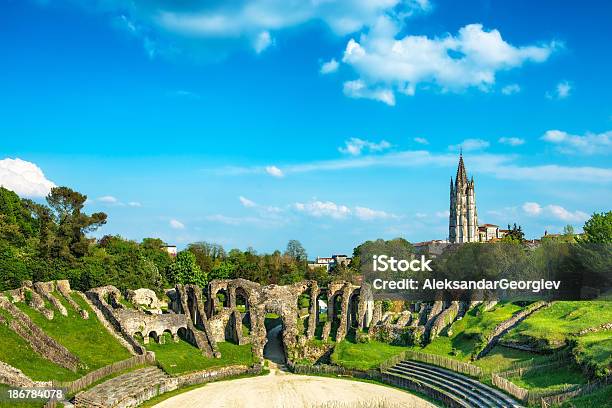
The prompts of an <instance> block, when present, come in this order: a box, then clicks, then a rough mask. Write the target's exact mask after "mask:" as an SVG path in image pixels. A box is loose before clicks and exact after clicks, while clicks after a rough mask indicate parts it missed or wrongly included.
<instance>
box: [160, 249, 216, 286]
mask: <svg viewBox="0 0 612 408" xmlns="http://www.w3.org/2000/svg"><path fill="white" fill-rule="evenodd" d="M168 277H169V279H170V280H171V282H172V283H174V284H176V283H180V284H183V285H186V284H195V285H198V286H200V287H202V288H203V287H205V286H206V285H207V284H208V276H207V275H206V274H205V273H204V272H202V270H201V269H200V267H199V266H198V263H197V262H196V257H195V255H194V254H193V253H192V252H190V251H188V250H186V251H181V252H179V253H178V255H177V256H176V260H175V261H174V262H173V263H172V264H170V265H169V266H168Z"/></svg>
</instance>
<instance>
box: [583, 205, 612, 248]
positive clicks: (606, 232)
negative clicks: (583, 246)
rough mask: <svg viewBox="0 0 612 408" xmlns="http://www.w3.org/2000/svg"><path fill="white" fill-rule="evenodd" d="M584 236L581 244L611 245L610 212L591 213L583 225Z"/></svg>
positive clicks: (611, 215)
mask: <svg viewBox="0 0 612 408" xmlns="http://www.w3.org/2000/svg"><path fill="white" fill-rule="evenodd" d="M582 229H583V230H584V236H583V237H582V238H581V242H586V243H590V244H610V243H612V211H608V212H607V213H603V212H602V213H593V215H592V216H591V218H589V219H588V220H587V222H585V223H584V227H582Z"/></svg>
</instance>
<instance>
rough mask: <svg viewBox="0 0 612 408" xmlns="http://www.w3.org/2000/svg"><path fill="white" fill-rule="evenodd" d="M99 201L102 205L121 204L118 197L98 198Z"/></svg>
mask: <svg viewBox="0 0 612 408" xmlns="http://www.w3.org/2000/svg"><path fill="white" fill-rule="evenodd" d="M98 201H99V202H101V203H106V204H117V203H119V200H117V198H116V197H113V196H110V195H106V196H102V197H98Z"/></svg>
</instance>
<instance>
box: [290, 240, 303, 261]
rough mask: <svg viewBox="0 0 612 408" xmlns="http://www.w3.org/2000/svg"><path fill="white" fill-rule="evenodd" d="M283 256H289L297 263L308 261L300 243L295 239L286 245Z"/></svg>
mask: <svg viewBox="0 0 612 408" xmlns="http://www.w3.org/2000/svg"><path fill="white" fill-rule="evenodd" d="M285 255H287V256H290V257H291V258H293V259H295V260H296V261H298V262H301V261H306V260H308V255H307V254H306V250H305V249H304V247H303V246H302V243H301V242H300V241H298V240H297V239H292V240H290V241H289V242H288V243H287V249H286V250H285Z"/></svg>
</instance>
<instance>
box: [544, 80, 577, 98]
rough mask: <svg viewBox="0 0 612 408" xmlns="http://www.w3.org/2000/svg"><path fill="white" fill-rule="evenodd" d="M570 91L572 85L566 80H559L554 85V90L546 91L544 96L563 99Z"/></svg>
mask: <svg viewBox="0 0 612 408" xmlns="http://www.w3.org/2000/svg"><path fill="white" fill-rule="evenodd" d="M571 92H572V85H571V84H570V83H569V82H567V81H561V82H559V83H558V84H557V86H556V87H555V90H554V91H552V92H546V97H547V98H548V99H565V98H567V97H568V96H570V93H571Z"/></svg>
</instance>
